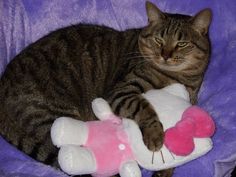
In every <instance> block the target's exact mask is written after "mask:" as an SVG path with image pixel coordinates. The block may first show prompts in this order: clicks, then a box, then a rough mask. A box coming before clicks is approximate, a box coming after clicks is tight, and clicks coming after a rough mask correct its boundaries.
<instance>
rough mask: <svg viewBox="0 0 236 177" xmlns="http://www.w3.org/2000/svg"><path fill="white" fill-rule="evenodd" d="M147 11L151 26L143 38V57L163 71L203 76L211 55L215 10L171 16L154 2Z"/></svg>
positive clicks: (148, 3) (141, 48) (146, 29)
mask: <svg viewBox="0 0 236 177" xmlns="http://www.w3.org/2000/svg"><path fill="white" fill-rule="evenodd" d="M146 9H147V16H148V22H149V24H148V25H147V26H146V27H145V28H144V29H143V30H142V32H141V33H140V36H139V49H140V52H141V53H142V55H143V56H145V58H146V59H147V60H150V61H151V62H153V63H154V64H155V65H156V66H157V67H158V68H159V69H162V70H166V71H175V72H178V71H183V70H190V69H191V68H192V69H193V68H198V70H199V72H203V71H202V70H204V69H205V67H206V65H207V63H208V58H209V53H210V42H209V38H208V28H209V25H210V23H211V16H212V15H211V10H210V9H204V10H202V11H200V12H198V13H197V14H196V15H195V16H187V15H180V14H168V13H164V12H162V11H161V10H159V9H158V8H157V7H156V6H155V5H154V4H152V3H150V2H147V3H146Z"/></svg>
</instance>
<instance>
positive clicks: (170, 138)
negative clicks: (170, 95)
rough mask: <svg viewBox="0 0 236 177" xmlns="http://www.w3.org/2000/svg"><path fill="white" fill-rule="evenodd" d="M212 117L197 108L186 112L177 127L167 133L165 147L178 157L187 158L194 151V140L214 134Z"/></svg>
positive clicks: (191, 108)
mask: <svg viewBox="0 0 236 177" xmlns="http://www.w3.org/2000/svg"><path fill="white" fill-rule="evenodd" d="M214 131H215V124H214V122H213V120H212V118H211V116H210V115H209V114H208V113H207V112H205V111H204V110H202V109H201V108H199V107H197V106H191V107H189V108H188V109H186V110H185V112H184V113H183V115H182V119H181V120H180V121H179V122H177V124H176V125H175V127H171V128H169V129H167V130H166V132H165V145H166V147H167V148H168V149H169V150H170V151H172V152H173V153H175V154H176V155H181V156H186V155H188V154H190V153H191V152H192V151H193V150H194V141H193V138H194V137H196V138H206V137H210V136H212V135H213V134H214Z"/></svg>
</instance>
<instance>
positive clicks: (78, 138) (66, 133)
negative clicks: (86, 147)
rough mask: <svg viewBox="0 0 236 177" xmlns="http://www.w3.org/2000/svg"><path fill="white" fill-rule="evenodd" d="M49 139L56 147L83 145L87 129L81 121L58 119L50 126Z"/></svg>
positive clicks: (65, 118)
mask: <svg viewBox="0 0 236 177" xmlns="http://www.w3.org/2000/svg"><path fill="white" fill-rule="evenodd" d="M51 138H52V142H53V144H54V145H56V146H57V147H61V146H63V145H66V144H74V145H83V144H85V143H86V141H87V139H88V128H87V125H86V123H85V122H83V121H80V120H75V119H72V118H68V117H60V118H58V119H56V120H55V121H54V123H53V125H52V128H51Z"/></svg>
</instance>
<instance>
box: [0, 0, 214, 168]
mask: <svg viewBox="0 0 236 177" xmlns="http://www.w3.org/2000/svg"><path fill="white" fill-rule="evenodd" d="M146 9H147V16H148V20H149V23H148V25H147V26H146V27H144V28H140V29H129V30H126V31H116V30H114V29H111V28H108V27H104V26H95V25H85V24H79V25H73V26H70V27H66V28H63V29H59V30H57V31H55V32H52V33H50V34H49V35H47V36H45V37H43V38H41V39H39V40H38V41H37V42H35V43H33V44H31V45H30V46H28V47H27V48H25V49H24V50H23V51H22V52H21V53H20V54H19V55H17V56H16V57H15V58H14V59H13V60H12V61H11V62H10V64H9V65H8V66H7V68H6V71H5V72H4V74H3V75H2V78H1V81H0V102H1V107H0V115H1V116H0V133H1V135H2V136H3V137H5V138H6V139H7V140H8V141H9V142H10V143H12V144H13V145H15V146H16V147H17V148H19V149H20V150H22V151H24V152H25V153H27V154H29V155H30V156H31V157H33V158H35V159H37V160H39V161H41V162H44V163H46V164H54V163H55V162H56V156H57V148H56V147H54V146H53V145H52V142H51V139H50V127H51V124H52V123H53V121H54V120H55V119H56V118H57V117H60V116H68V117H72V118H75V119H80V120H84V121H88V120H95V119H96V118H95V117H94V115H93V113H92V110H91V101H92V100H93V99H94V98H96V97H103V98H105V99H106V100H108V101H109V103H110V105H111V106H112V109H113V111H114V112H115V113H116V114H118V115H121V116H124V117H127V118H130V119H134V120H135V121H136V122H137V123H138V125H139V126H140V129H141V130H142V133H143V139H144V142H145V144H146V145H147V147H148V148H149V149H150V150H152V151H156V150H158V149H159V148H160V147H161V146H162V144H163V128H162V124H161V123H160V122H159V119H158V115H157V114H156V113H155V112H154V110H153V108H152V106H151V105H150V104H149V103H148V102H147V101H146V100H145V99H144V98H143V97H142V95H141V93H143V92H146V91H147V90H149V89H153V88H154V89H159V88H162V87H165V86H167V85H169V84H171V83H176V82H178V83H182V84H184V85H185V86H186V87H187V89H188V91H189V93H190V96H191V102H192V103H195V102H196V98H197V92H198V90H199V87H200V85H201V82H202V78H203V75H204V72H205V70H206V67H207V64H208V58H209V53H210V43H209V38H208V27H209V24H210V21H211V11H210V10H209V9H205V10H202V11H200V12H199V13H197V14H196V15H195V16H193V17H191V16H187V15H179V14H168V13H164V12H161V11H160V10H159V9H158V8H157V7H156V6H155V5H154V4H152V3H150V2H147V3H146Z"/></svg>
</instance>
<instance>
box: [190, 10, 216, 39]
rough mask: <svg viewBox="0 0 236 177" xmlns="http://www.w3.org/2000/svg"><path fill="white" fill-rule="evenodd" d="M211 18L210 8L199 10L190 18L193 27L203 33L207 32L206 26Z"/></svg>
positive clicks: (207, 26)
mask: <svg viewBox="0 0 236 177" xmlns="http://www.w3.org/2000/svg"><path fill="white" fill-rule="evenodd" d="M211 19H212V12H211V9H203V10H201V11H200V12H198V13H197V14H196V15H195V16H194V17H193V18H192V19H191V22H192V26H193V29H195V30H197V31H198V32H200V33H201V34H203V35H205V34H207V33H208V28H209V26H210V23H211Z"/></svg>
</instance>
